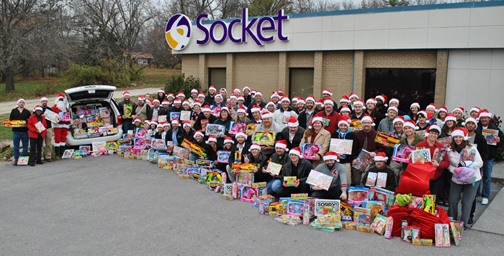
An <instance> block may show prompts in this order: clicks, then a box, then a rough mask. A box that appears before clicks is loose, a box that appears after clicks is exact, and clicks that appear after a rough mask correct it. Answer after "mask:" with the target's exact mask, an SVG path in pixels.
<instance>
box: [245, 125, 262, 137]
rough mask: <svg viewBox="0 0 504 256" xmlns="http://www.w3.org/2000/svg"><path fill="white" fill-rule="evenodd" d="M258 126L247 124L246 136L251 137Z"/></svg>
mask: <svg viewBox="0 0 504 256" xmlns="http://www.w3.org/2000/svg"><path fill="white" fill-rule="evenodd" d="M258 125H259V124H247V128H246V134H247V135H248V136H251V135H252V134H253V133H254V131H255V129H256V128H257V126H258Z"/></svg>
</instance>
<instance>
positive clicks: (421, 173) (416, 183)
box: [395, 162, 436, 197]
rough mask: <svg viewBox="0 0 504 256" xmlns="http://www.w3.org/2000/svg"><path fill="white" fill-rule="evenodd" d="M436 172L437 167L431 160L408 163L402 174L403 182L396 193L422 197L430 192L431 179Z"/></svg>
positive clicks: (401, 180) (401, 179)
mask: <svg viewBox="0 0 504 256" xmlns="http://www.w3.org/2000/svg"><path fill="white" fill-rule="evenodd" d="M435 173H436V168H435V167H434V166H433V165H432V163H431V162H427V163H425V164H422V163H414V164H408V168H406V170H405V171H404V172H403V173H402V174H401V178H400V182H401V183H400V184H399V187H398V188H397V189H396V190H395V193H396V194H412V195H414V196H420V197H421V196H423V195H425V194H430V192H429V181H430V180H431V179H432V178H434V174H435Z"/></svg>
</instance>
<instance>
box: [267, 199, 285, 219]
mask: <svg viewBox="0 0 504 256" xmlns="http://www.w3.org/2000/svg"><path fill="white" fill-rule="evenodd" d="M283 212H284V204H283V203H281V202H273V203H270V204H269V215H270V216H280V215H282V214H283Z"/></svg>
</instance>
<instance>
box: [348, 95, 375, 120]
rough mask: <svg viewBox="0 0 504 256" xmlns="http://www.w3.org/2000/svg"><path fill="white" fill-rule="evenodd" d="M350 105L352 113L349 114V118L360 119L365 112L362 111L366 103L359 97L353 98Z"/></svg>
mask: <svg viewBox="0 0 504 256" xmlns="http://www.w3.org/2000/svg"><path fill="white" fill-rule="evenodd" d="M352 107H353V113H352V114H351V115H350V118H352V119H357V120H360V119H362V117H363V116H364V115H365V114H366V113H364V110H365V109H366V105H365V103H364V101H362V100H361V99H356V100H354V102H353V105H352ZM373 122H374V118H373Z"/></svg>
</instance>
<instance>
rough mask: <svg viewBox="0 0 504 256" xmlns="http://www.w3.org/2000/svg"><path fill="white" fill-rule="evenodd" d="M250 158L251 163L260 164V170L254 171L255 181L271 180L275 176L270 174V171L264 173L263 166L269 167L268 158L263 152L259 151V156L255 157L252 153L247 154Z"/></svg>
mask: <svg viewBox="0 0 504 256" xmlns="http://www.w3.org/2000/svg"><path fill="white" fill-rule="evenodd" d="M247 157H248V159H249V160H250V161H249V163H251V164H259V170H258V171H257V172H256V173H254V182H263V181H265V182H269V181H270V180H271V179H272V178H273V177H271V175H269V174H268V173H263V172H262V168H263V167H264V168H266V167H268V158H266V156H265V155H264V154H263V153H262V152H259V157H258V158H254V156H253V155H252V153H248V154H247Z"/></svg>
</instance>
